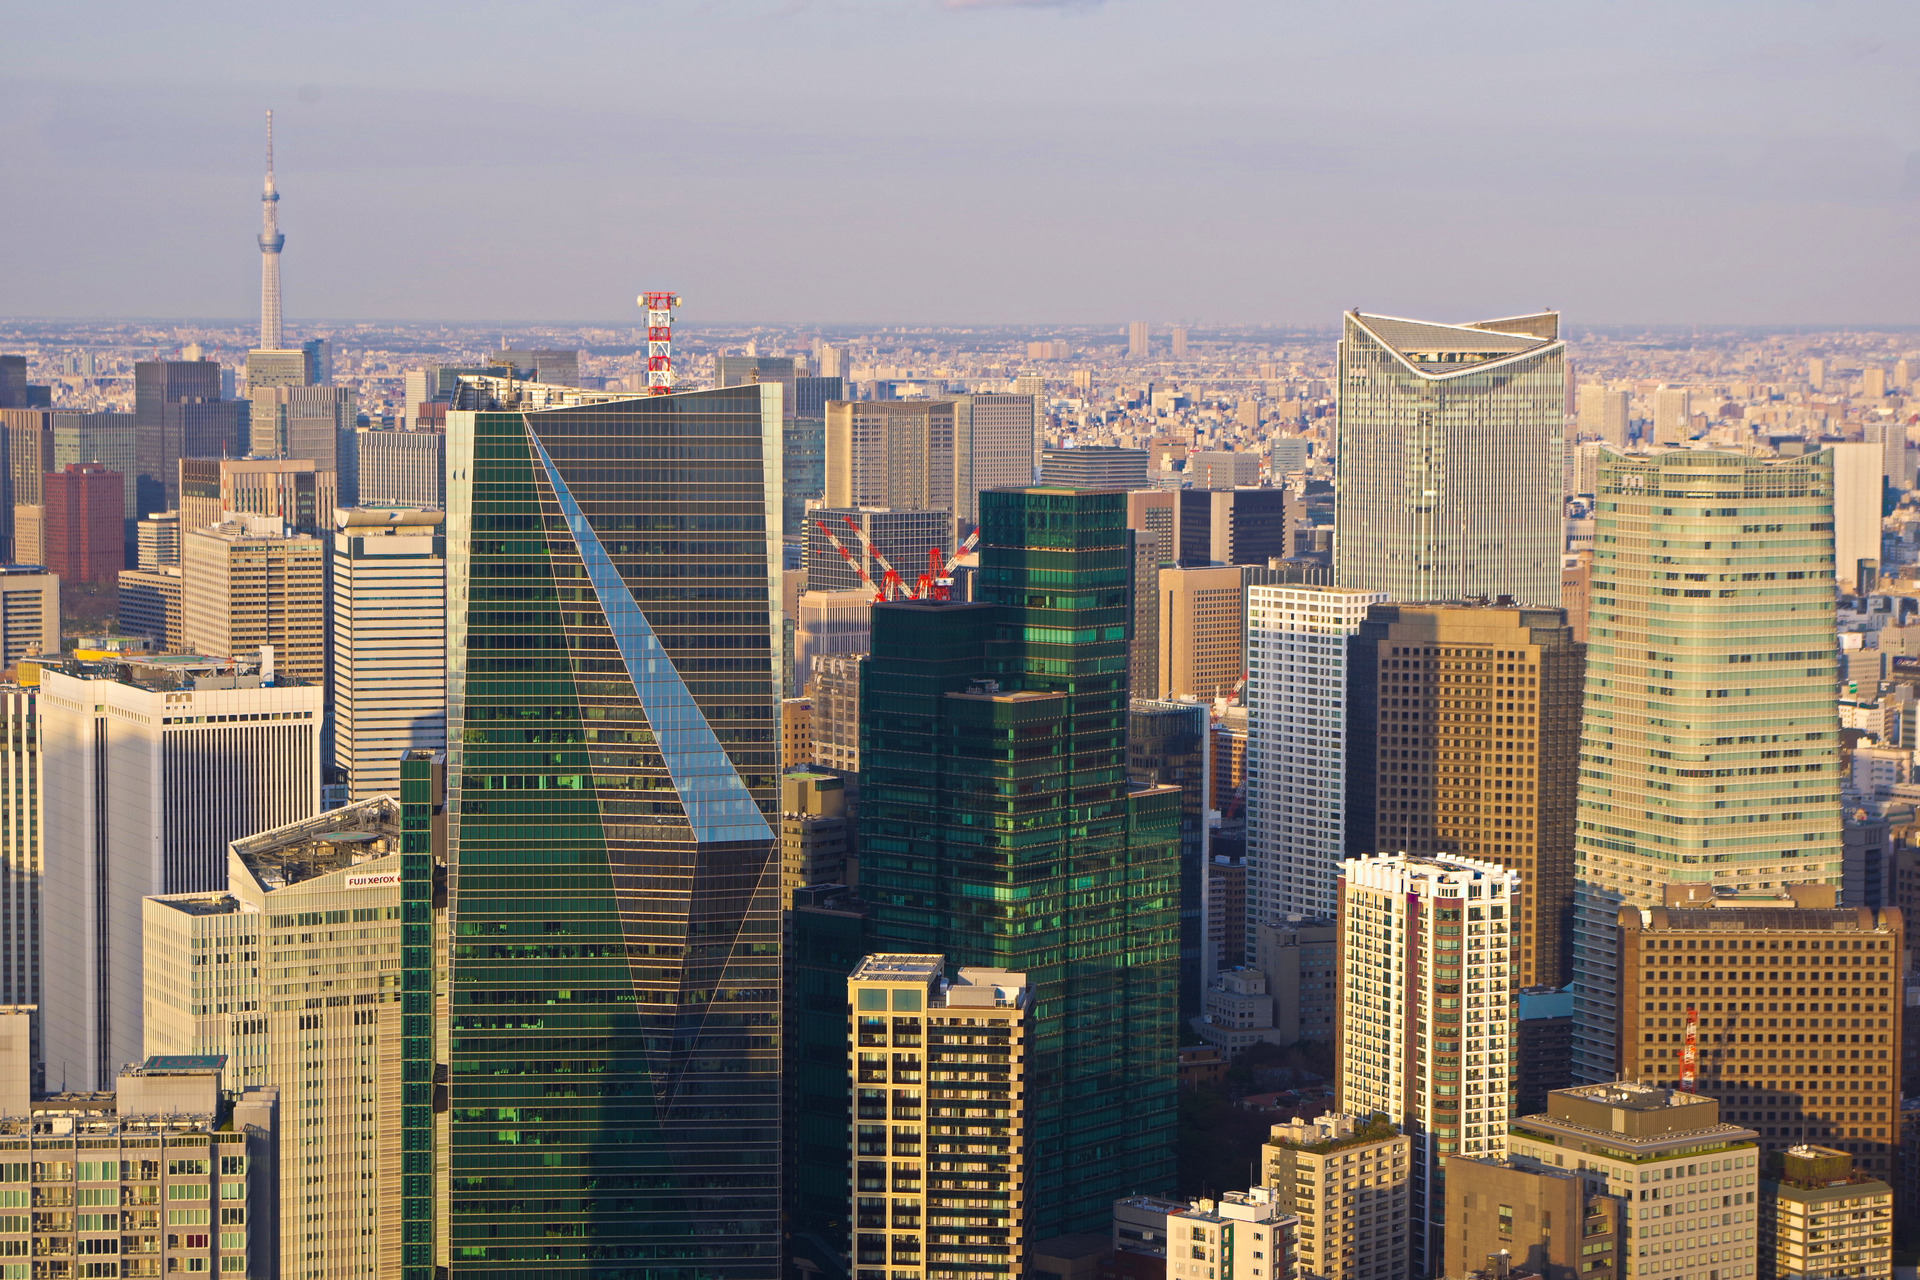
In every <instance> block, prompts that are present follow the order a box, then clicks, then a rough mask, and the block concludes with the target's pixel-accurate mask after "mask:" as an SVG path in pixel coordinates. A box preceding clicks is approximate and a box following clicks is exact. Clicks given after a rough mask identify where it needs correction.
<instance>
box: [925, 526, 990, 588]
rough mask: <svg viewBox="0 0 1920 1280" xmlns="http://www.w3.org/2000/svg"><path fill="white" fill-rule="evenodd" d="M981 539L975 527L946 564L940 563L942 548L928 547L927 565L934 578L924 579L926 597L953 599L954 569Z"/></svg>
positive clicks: (971, 552)
mask: <svg viewBox="0 0 1920 1280" xmlns="http://www.w3.org/2000/svg"><path fill="white" fill-rule="evenodd" d="M979 541H980V531H979V530H978V529H975V530H974V531H973V532H972V533H970V534H968V535H967V540H966V541H965V542H963V543H961V544H960V549H959V550H958V551H955V552H954V553H953V555H952V556H950V557H948V559H947V562H946V564H945V565H944V566H943V565H942V564H941V563H940V548H938V547H928V548H927V567H928V568H929V569H930V570H932V578H931V581H928V580H927V579H925V578H923V579H922V581H923V582H926V591H925V593H924V594H923V598H924V599H928V600H951V599H953V571H954V570H955V569H957V568H959V567H960V562H961V561H962V560H964V559H966V558H967V557H968V556H969V555H971V554H973V548H974V546H975V545H976V544H977V543H978V542H979Z"/></svg>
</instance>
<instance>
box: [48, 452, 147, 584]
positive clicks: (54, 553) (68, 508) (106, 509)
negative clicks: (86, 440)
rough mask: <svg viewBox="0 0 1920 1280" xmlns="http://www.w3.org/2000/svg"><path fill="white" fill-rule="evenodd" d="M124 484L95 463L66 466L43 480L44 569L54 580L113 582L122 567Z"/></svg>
mask: <svg viewBox="0 0 1920 1280" xmlns="http://www.w3.org/2000/svg"><path fill="white" fill-rule="evenodd" d="M124 483H125V481H124V479H123V477H122V476H121V475H120V473H119V472H117V471H109V470H107V468H106V467H104V466H102V465H101V464H100V463H98V462H69V463H68V464H67V466H66V470H64V471H49V472H48V473H47V474H46V476H45V477H44V478H43V492H44V494H45V501H46V529H47V533H46V559H47V568H48V570H50V571H51V572H52V573H54V574H56V575H57V576H58V577H59V579H60V581H62V582H102V583H111V582H114V581H116V580H118V578H119V576H120V570H121V569H123V568H125V567H126V562H127V561H126V529H125V525H124V523H123V518H122V513H123V505H122V496H121V488H120V486H121V485H122V484H124Z"/></svg>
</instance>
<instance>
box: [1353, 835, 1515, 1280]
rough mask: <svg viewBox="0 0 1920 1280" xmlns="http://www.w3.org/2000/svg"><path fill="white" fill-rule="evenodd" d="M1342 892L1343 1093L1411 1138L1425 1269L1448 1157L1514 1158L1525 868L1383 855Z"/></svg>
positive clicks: (1439, 1219) (1416, 1240) (1415, 1244)
mask: <svg viewBox="0 0 1920 1280" xmlns="http://www.w3.org/2000/svg"><path fill="white" fill-rule="evenodd" d="M1340 883H1341V889H1340V915H1339V922H1340V938H1339V946H1340V964H1339V972H1340V1006H1339V1028H1340V1030H1339V1049H1338V1051H1337V1052H1338V1054H1339V1058H1340V1092H1339V1103H1338V1109H1339V1110H1340V1111H1342V1112H1345V1113H1347V1114H1349V1115H1356V1116H1367V1115H1373V1114H1375V1113H1380V1114H1383V1115H1385V1116H1386V1117H1387V1119H1388V1120H1390V1121H1392V1122H1393V1123H1395V1124H1398V1125H1399V1126H1400V1130H1401V1132H1403V1133H1405V1134H1406V1135H1407V1136H1408V1137H1409V1138H1411V1139H1412V1140H1413V1150H1412V1153H1411V1154H1412V1182H1411V1188H1410V1194H1411V1210H1410V1213H1411V1218H1412V1220H1413V1221H1414V1222H1416V1223H1419V1222H1425V1223H1426V1224H1427V1229H1426V1231H1425V1232H1421V1231H1414V1232H1413V1233H1412V1235H1413V1239H1412V1240H1411V1241H1410V1243H1411V1245H1412V1255H1413V1266H1414V1274H1416V1275H1432V1274H1434V1273H1435V1271H1434V1269H1435V1268H1437V1267H1439V1265H1440V1264H1441V1261H1442V1259H1443V1257H1444V1254H1443V1252H1442V1242H1443V1238H1444V1230H1445V1223H1444V1218H1445V1216H1446V1189H1445V1183H1444V1178H1445V1176H1446V1174H1445V1166H1446V1159H1447V1157H1448V1156H1450V1155H1455V1154H1459V1155H1469V1156H1480V1157H1485V1158H1488V1159H1498V1158H1500V1157H1502V1156H1504V1155H1505V1154H1506V1135H1507V1127H1506V1126H1507V1120H1508V1117H1509V1110H1510V1109H1509V1103H1508V1099H1509V1096H1510V1095H1509V1092H1508V1089H1509V1085H1510V1083H1511V1081H1512V1079H1513V1071H1514V1061H1513V1028H1512V1021H1511V1019H1512V1008H1513V999H1512V988H1513V978H1512V975H1513V972H1514V966H1513V945H1514V940H1515V938H1516V937H1517V933H1516V930H1515V928H1514V925H1515V923H1516V921H1515V914H1516V905H1517V902H1518V898H1519V889H1520V876H1519V873H1518V872H1515V871H1511V870H1509V869H1507V868H1506V867H1503V866H1500V865H1499V864H1498V863H1493V862H1482V861H1479V860H1478V859H1474V858H1462V857H1451V856H1449V857H1427V856H1416V855H1410V854H1383V855H1380V856H1377V857H1370V858H1359V859H1356V860H1354V861H1352V862H1349V863H1347V865H1346V873H1345V875H1344V876H1343V877H1342V878H1341V882H1340Z"/></svg>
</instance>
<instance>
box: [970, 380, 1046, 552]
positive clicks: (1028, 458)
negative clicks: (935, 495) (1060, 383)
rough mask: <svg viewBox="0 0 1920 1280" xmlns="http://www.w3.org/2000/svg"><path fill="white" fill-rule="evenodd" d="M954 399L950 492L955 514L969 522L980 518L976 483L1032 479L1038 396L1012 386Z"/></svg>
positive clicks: (1015, 485)
mask: <svg viewBox="0 0 1920 1280" xmlns="http://www.w3.org/2000/svg"><path fill="white" fill-rule="evenodd" d="M956 400H957V406H956V407H957V412H956V414H955V418H954V441H953V465H954V468H955V470H956V472H957V474H956V476H955V479H954V490H953V496H954V500H955V501H956V502H957V503H959V508H960V509H959V510H958V511H957V512H955V514H956V515H958V516H959V517H960V519H962V520H965V521H967V522H968V523H972V522H974V521H976V520H978V519H979V518H980V491H981V490H982V489H1023V488H1025V487H1026V486H1028V485H1030V484H1032V483H1033V457H1034V453H1035V451H1036V449H1037V444H1036V441H1037V439H1038V437H1039V422H1040V408H1039V405H1040V401H1039V397H1037V396H1032V395H1016V394H1014V393H1012V392H979V393H977V394H974V395H970V396H959V397H956Z"/></svg>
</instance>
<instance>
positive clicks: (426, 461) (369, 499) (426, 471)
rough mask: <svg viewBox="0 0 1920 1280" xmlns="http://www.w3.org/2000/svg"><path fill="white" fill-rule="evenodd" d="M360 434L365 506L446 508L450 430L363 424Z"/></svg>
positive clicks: (361, 491) (358, 455)
mask: <svg viewBox="0 0 1920 1280" xmlns="http://www.w3.org/2000/svg"><path fill="white" fill-rule="evenodd" d="M409 376H411V375H409ZM356 434H357V435H358V437H359V446H358V448H357V449H356V450H355V453H356V461H357V462H358V464H359V479H360V486H359V498H360V505H361V506H363V507H411V508H416V509H422V508H425V509H432V510H436V511H438V510H444V509H445V507H446V505H447V433H446V432H444V431H391V430H387V429H384V428H382V429H377V430H376V429H375V428H373V427H360V428H358V430H357V432H356Z"/></svg>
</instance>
